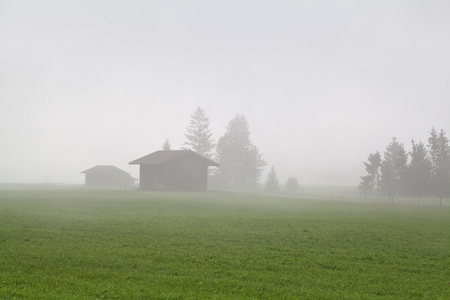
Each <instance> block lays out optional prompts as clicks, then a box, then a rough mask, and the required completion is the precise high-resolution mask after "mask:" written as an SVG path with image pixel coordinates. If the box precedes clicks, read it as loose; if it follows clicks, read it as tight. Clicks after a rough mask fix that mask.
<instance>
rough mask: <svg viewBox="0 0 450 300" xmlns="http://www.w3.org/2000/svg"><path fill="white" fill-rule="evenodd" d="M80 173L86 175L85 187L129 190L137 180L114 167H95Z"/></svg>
mask: <svg viewBox="0 0 450 300" xmlns="http://www.w3.org/2000/svg"><path fill="white" fill-rule="evenodd" d="M81 173H84V174H85V175H86V178H85V185H86V186H87V187H97V188H120V189H131V188H134V187H135V184H136V180H137V179H136V178H133V177H132V176H131V175H130V174H129V173H127V172H125V171H123V170H121V169H119V168H117V167H115V166H95V167H92V168H90V169H87V170H86V171H83V172H81Z"/></svg>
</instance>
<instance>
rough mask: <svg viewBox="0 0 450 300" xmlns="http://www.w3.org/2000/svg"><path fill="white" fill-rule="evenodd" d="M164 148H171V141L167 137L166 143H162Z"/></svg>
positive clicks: (166, 149)
mask: <svg viewBox="0 0 450 300" xmlns="http://www.w3.org/2000/svg"><path fill="white" fill-rule="evenodd" d="M162 149H163V150H165V151H168V150H170V142H169V139H166V140H165V141H164V144H163V145H162Z"/></svg>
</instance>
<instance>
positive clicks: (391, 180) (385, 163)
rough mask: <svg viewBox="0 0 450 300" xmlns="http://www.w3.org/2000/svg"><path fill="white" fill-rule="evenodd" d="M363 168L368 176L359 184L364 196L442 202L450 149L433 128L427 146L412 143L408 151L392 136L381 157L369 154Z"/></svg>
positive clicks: (448, 182) (447, 190)
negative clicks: (426, 199)
mask: <svg viewBox="0 0 450 300" xmlns="http://www.w3.org/2000/svg"><path fill="white" fill-rule="evenodd" d="M364 166H365V169H366V172H367V175H365V176H361V182H360V184H359V190H360V191H361V193H362V195H364V197H365V196H366V195H368V194H372V195H384V196H387V197H388V198H389V199H390V201H393V198H394V197H396V196H406V197H417V198H419V199H420V198H421V197H427V196H428V197H429V196H434V197H439V198H440V199H441V200H442V198H443V197H449V196H450V147H449V140H448V138H447V136H446V132H445V131H444V130H443V129H441V130H440V131H439V132H438V131H437V130H436V129H435V128H434V127H433V128H432V129H431V131H430V136H429V137H428V144H427V145H425V144H424V143H422V142H421V141H419V142H418V143H416V142H415V141H414V140H412V141H411V150H410V151H409V152H407V151H406V150H405V147H404V145H403V143H401V142H399V141H398V140H397V138H395V137H394V138H392V140H391V142H390V143H389V144H388V145H387V147H386V150H385V151H384V153H383V157H381V154H380V152H378V151H376V152H375V153H370V154H369V156H368V158H367V162H364Z"/></svg>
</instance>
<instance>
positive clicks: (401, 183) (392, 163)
mask: <svg viewBox="0 0 450 300" xmlns="http://www.w3.org/2000/svg"><path fill="white" fill-rule="evenodd" d="M407 162H408V155H407V153H406V151H405V148H404V146H403V144H402V143H400V142H399V141H397V138H395V137H394V138H392V141H391V143H390V144H389V145H388V146H387V147H386V151H385V152H384V160H383V162H382V163H381V168H380V169H381V188H382V191H383V192H384V193H385V194H386V195H387V196H388V197H389V198H390V200H391V201H393V199H394V196H397V195H399V194H402V193H403V192H404V191H405V185H406V184H405V183H406V182H405V173H406V168H407Z"/></svg>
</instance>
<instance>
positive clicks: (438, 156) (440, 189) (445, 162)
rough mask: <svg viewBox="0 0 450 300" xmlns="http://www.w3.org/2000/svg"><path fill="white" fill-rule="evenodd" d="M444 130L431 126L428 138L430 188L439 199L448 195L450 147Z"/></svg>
mask: <svg viewBox="0 0 450 300" xmlns="http://www.w3.org/2000/svg"><path fill="white" fill-rule="evenodd" d="M445 134H446V133H445V131H444V130H443V129H441V131H440V132H439V134H438V133H437V131H436V130H435V129H434V128H432V129H431V131H430V137H429V138H428V146H429V152H430V160H431V188H432V190H433V193H434V194H435V195H436V196H438V197H439V198H440V199H441V200H442V197H444V196H449V195H450V147H449V141H448V138H447V137H446V135H445Z"/></svg>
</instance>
